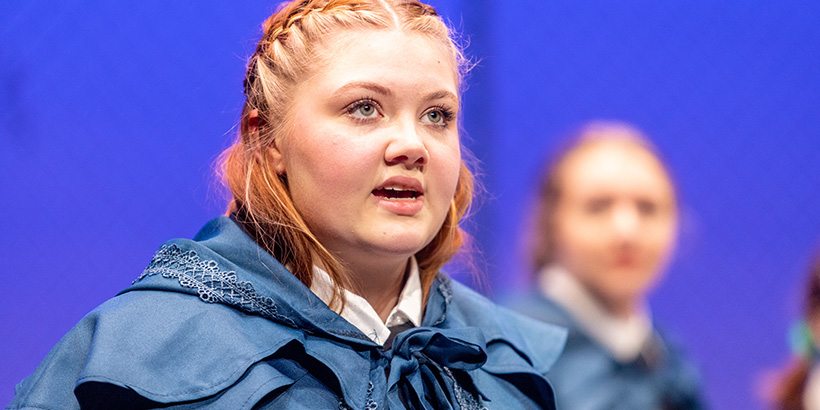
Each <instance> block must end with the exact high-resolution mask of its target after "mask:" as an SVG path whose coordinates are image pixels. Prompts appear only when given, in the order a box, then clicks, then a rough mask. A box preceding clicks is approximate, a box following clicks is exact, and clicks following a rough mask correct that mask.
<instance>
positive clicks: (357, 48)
mask: <svg viewBox="0 0 820 410" xmlns="http://www.w3.org/2000/svg"><path fill="white" fill-rule="evenodd" d="M318 52H319V55H320V57H321V58H320V60H321V63H320V64H318V65H317V68H316V70H315V72H314V77H315V76H319V77H326V78H327V79H328V80H331V81H334V82H342V83H344V82H354V81H362V80H368V81H380V82H401V80H402V79H404V80H412V81H425V82H427V83H434V84H436V86H438V87H447V88H448V89H451V90H452V92H453V93H455V91H456V90H457V87H458V80H459V74H458V68H457V64H456V60H455V56H454V55H453V53H452V52H451V50H450V49H449V48H448V47H447V46H446V45H445V44H443V43H442V42H441V41H440V40H437V39H434V38H433V37H431V36H429V35H426V34H423V33H419V32H415V31H401V30H398V29H392V28H391V29H378V28H372V29H370V28H368V29H359V28H357V29H348V30H343V31H340V32H338V33H337V34H334V35H332V36H330V37H329V38H327V39H326V40H325V41H324V43H323V45H322V46H320V48H319V50H318ZM409 73H410V74H412V75H410V76H408V74H409Z"/></svg>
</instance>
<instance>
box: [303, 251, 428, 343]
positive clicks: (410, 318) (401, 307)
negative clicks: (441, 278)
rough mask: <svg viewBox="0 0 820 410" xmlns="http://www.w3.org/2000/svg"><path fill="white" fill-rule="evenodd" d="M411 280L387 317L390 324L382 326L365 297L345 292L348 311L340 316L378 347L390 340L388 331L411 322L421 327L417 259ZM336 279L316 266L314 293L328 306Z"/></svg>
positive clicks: (413, 260)
mask: <svg viewBox="0 0 820 410" xmlns="http://www.w3.org/2000/svg"><path fill="white" fill-rule="evenodd" d="M408 271H409V272H408V277H407V281H405V284H404V288H403V289H402V291H401V293H400V294H399V300H398V301H397V302H396V306H395V307H393V310H392V311H391V312H390V315H388V316H387V322H386V323H385V322H382V320H381V318H380V317H379V314H378V313H376V310H375V309H373V307H372V306H370V303H368V302H367V300H365V299H364V298H363V297H361V296H359V295H357V294H355V293H353V292H350V291H349V290H347V289H345V290H344V297H345V300H346V303H345V308H344V310H343V311H341V312H338V311H337V312H336V313H338V314H339V315H340V316H342V317H343V318H345V320H347V321H348V322H350V323H351V324H353V326H356V328H358V329H359V330H361V331H362V333H364V334H365V335H367V337H369V338H370V339H371V340H373V341H374V342H376V343H378V344H384V342H385V341H387V338H388V337H390V329H388V327H392V326H396V325H400V324H403V323H406V322H410V323H412V324H413V326H419V324H420V323H421V319H422V318H421V314H422V312H421V305H422V295H421V294H422V292H421V276H420V272H419V265H418V263H417V262H416V258H415V257H411V258H410V262H409V263H408ZM333 286H334V285H333V279H331V278H330V275H329V274H328V273H327V272H325V271H324V270H323V269H321V268H319V267H318V266H315V265H314V266H313V282H312V284H311V286H310V290H311V291H312V292H313V293H315V294H316V296H318V297H319V299H321V300H322V302H325V304H328V305H329V304H330V299H331V297H332V296H333Z"/></svg>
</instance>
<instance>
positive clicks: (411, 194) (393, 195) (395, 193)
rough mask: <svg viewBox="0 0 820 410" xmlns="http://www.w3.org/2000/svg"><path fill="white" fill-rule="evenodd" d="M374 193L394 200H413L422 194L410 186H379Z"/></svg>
mask: <svg viewBox="0 0 820 410" xmlns="http://www.w3.org/2000/svg"><path fill="white" fill-rule="evenodd" d="M373 195H375V196H377V197H379V198H383V199H388V200H393V201H412V200H414V199H416V198H418V197H420V196H421V195H422V194H421V192H419V191H416V190H413V189H409V188H379V189H374V190H373Z"/></svg>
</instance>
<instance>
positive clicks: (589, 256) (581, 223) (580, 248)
mask: <svg viewBox="0 0 820 410" xmlns="http://www.w3.org/2000/svg"><path fill="white" fill-rule="evenodd" d="M602 237H603V236H602V235H601V232H600V227H598V226H596V225H595V224H594V223H592V222H591V221H589V220H588V218H585V217H584V216H583V215H580V214H579V213H577V212H572V211H568V212H564V213H559V214H557V215H556V229H555V246H556V251H557V252H558V255H557V256H558V257H559V258H561V259H562V260H561V262H562V263H567V264H573V265H594V264H595V263H596V261H598V260H599V259H600V258H601V257H602V256H603V255H602V252H603V251H604V250H605V248H606V246H605V243H603V241H602ZM568 268H570V269H571V267H568Z"/></svg>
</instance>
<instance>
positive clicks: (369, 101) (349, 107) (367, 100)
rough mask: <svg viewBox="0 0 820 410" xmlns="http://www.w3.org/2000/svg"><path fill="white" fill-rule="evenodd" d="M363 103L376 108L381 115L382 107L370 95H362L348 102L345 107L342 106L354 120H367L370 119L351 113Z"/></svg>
mask: <svg viewBox="0 0 820 410" xmlns="http://www.w3.org/2000/svg"><path fill="white" fill-rule="evenodd" d="M365 105H370V106H372V107H373V108H375V109H376V112H377V113H378V114H379V115H381V112H382V107H381V106H380V105H379V103H378V102H376V100H374V99H373V98H370V97H362V98H359V99H358V100H356V101H353V102H352V103H350V104H348V105H347V107H345V108H344V112H345V113H346V114H347V115H348V116H349V117H351V118H352V119H353V120H355V121H360V122H367V121H370V118H362V117H356V116H355V115H353V114H354V113H355V112H356V110H358V109H359V108H362V106H365Z"/></svg>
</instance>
